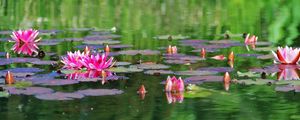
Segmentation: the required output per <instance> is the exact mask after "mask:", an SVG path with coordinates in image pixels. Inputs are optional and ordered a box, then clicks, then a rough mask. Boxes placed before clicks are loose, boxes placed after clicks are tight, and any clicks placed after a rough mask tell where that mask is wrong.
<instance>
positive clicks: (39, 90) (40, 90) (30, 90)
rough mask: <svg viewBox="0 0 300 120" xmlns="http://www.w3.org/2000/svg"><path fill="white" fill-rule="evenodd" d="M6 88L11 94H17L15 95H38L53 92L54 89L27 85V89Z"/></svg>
mask: <svg viewBox="0 0 300 120" xmlns="http://www.w3.org/2000/svg"><path fill="white" fill-rule="evenodd" d="M5 89H6V90H8V92H9V93H10V94H15V95H38V94H47V93H52V92H53V90H52V89H50V88H44V87H27V88H25V89H16V88H14V87H7V88H5Z"/></svg>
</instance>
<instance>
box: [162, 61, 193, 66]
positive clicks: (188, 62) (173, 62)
mask: <svg viewBox="0 0 300 120" xmlns="http://www.w3.org/2000/svg"><path fill="white" fill-rule="evenodd" d="M164 62H165V63H168V64H187V65H188V64H191V63H197V61H195V60H193V61H190V60H165V61H164Z"/></svg>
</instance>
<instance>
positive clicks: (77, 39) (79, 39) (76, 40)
mask: <svg viewBox="0 0 300 120" xmlns="http://www.w3.org/2000/svg"><path fill="white" fill-rule="evenodd" d="M64 41H70V42H72V41H74V42H79V41H83V38H64Z"/></svg>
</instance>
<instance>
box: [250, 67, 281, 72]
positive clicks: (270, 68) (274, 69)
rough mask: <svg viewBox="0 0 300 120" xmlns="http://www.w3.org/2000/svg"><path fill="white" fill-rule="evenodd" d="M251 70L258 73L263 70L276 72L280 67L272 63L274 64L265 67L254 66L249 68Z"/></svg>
mask: <svg viewBox="0 0 300 120" xmlns="http://www.w3.org/2000/svg"><path fill="white" fill-rule="evenodd" d="M249 70H250V71H251V72H258V73H262V72H265V73H275V72H279V71H280V70H279V68H278V66H276V65H272V66H267V67H264V68H252V69H249Z"/></svg>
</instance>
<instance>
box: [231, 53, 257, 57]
mask: <svg viewBox="0 0 300 120" xmlns="http://www.w3.org/2000/svg"><path fill="white" fill-rule="evenodd" d="M236 56H239V57H258V56H261V54H237V55H236Z"/></svg>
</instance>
